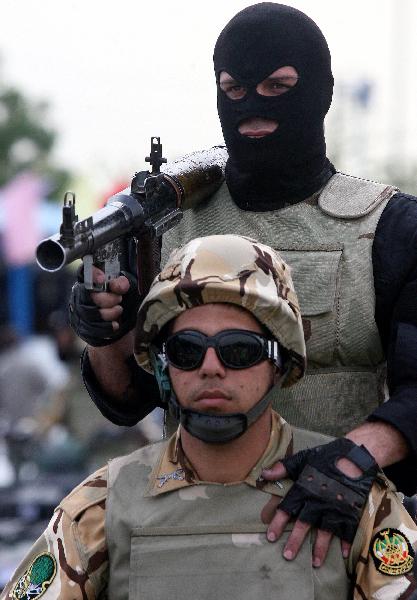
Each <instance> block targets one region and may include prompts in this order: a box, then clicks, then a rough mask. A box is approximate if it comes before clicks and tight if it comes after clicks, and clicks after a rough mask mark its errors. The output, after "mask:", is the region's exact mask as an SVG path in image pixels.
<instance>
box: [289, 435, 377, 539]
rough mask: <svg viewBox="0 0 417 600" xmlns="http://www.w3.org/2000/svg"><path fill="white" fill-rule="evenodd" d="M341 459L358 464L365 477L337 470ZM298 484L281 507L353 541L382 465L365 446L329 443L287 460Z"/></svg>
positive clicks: (291, 473) (303, 451)
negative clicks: (350, 475)
mask: <svg viewBox="0 0 417 600" xmlns="http://www.w3.org/2000/svg"><path fill="white" fill-rule="evenodd" d="M340 458H347V459H349V460H350V461H352V462H353V463H354V464H355V465H357V466H358V467H359V468H360V469H361V470H362V471H363V473H362V475H360V476H359V477H357V478H351V477H348V476H347V475H344V474H343V473H342V472H341V471H339V469H338V468H337V467H336V463H337V461H338V460H339V459H340ZM282 463H283V464H284V466H285V468H286V470H287V473H288V475H289V477H290V478H291V479H293V480H294V485H293V486H292V488H291V489H290V491H289V492H288V494H287V495H286V496H285V498H284V499H283V501H282V502H281V504H280V505H279V508H280V509H282V510H284V511H285V512H286V513H288V514H290V515H291V516H293V517H296V518H297V519H300V520H301V521H305V522H307V523H310V524H311V525H313V526H314V527H316V528H318V529H324V530H327V531H330V532H332V533H334V534H335V535H337V536H338V537H339V538H341V539H343V540H346V541H347V542H352V541H353V539H354V537H355V534H356V529H357V527H358V525H359V521H360V518H361V515H362V512H363V509H364V506H365V503H366V501H367V498H368V494H369V491H370V489H371V486H372V483H373V482H374V480H375V478H376V476H377V473H378V465H377V463H376V462H375V460H374V459H373V457H372V456H371V455H370V454H369V452H368V451H367V450H366V448H365V447H364V446H357V445H356V444H355V443H354V442H352V441H351V440H348V439H346V438H340V439H337V440H335V441H334V442H330V443H329V444H325V445H323V446H317V447H315V448H311V449H307V450H301V451H300V452H298V453H297V454H294V456H290V457H289V458H285V459H284V460H283V461H282Z"/></svg>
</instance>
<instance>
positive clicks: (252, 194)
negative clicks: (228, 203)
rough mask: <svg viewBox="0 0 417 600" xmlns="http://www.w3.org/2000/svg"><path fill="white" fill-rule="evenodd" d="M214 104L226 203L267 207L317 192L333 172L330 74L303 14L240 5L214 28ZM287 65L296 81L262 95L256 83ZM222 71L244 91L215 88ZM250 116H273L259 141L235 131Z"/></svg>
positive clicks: (318, 35) (319, 37)
mask: <svg viewBox="0 0 417 600" xmlns="http://www.w3.org/2000/svg"><path fill="white" fill-rule="evenodd" d="M213 60H214V70H215V73H216V80H217V85H218V96H217V108H218V113H219V117H220V122H221V126H222V130H223V135H224V140H225V142H226V146H227V149H228V152H229V160H228V162H227V165H226V182H227V185H228V188H229V190H230V193H231V195H232V198H233V200H234V201H235V202H236V204H237V205H238V206H239V207H240V208H243V209H246V210H257V211H262V210H273V209H276V208H280V207H282V206H284V205H286V204H288V203H290V204H291V203H295V202H298V201H300V200H303V199H305V198H307V197H309V196H311V195H312V194H313V193H314V192H316V191H317V190H319V189H320V188H321V187H322V186H323V185H324V184H325V183H326V181H327V180H328V179H329V178H330V177H331V175H332V174H333V173H334V172H335V170H334V167H333V165H332V164H331V163H330V162H329V160H328V159H327V158H326V143H325V139H324V125H323V121H324V117H325V115H326V113H327V111H328V110H329V107H330V103H331V99H332V91H333V76H332V71H331V59H330V52H329V48H328V46H327V43H326V40H325V38H324V36H323V34H322V32H321V31H320V29H319V28H318V27H317V25H316V24H315V23H314V21H312V20H311V19H310V18H309V17H307V15H305V14H304V13H302V12H300V11H299V10H296V9H295V8H292V7H290V6H285V5H283V4H275V3H273V2H262V3H261V4H255V5H253V6H249V7H248V8H245V9H244V10H242V11H241V12H239V13H238V14H237V15H235V16H234V17H233V19H232V20H231V21H229V23H228V24H227V25H226V27H225V28H224V29H223V31H222V32H221V34H220V36H219V38H218V40H217V42H216V46H215V49H214V56H213ZM284 66H292V67H294V68H295V69H296V71H297V73H298V82H297V83H296V85H295V86H294V87H293V88H291V89H290V90H288V91H287V92H286V93H284V94H282V95H281V96H275V97H267V96H261V95H259V94H258V93H257V92H256V85H257V84H258V83H260V82H261V81H263V80H264V79H266V78H267V77H268V76H269V75H271V73H273V72H274V71H275V70H277V69H279V68H280V67H284ZM222 71H226V72H227V73H228V74H229V75H231V77H233V79H235V80H236V81H237V82H238V83H239V84H241V85H243V86H244V87H245V88H247V93H246V95H245V97H244V98H242V99H240V100H231V99H230V98H228V97H227V96H226V94H225V93H224V92H222V90H221V89H220V87H219V78H220V73H221V72H222ZM249 117H263V118H268V119H274V120H276V121H278V128H277V129H276V130H275V131H274V132H273V133H272V134H269V135H268V136H266V137H264V138H255V139H252V138H248V137H245V136H243V135H241V134H240V133H239V131H238V126H239V123H240V122H241V121H243V120H244V119H247V118H249Z"/></svg>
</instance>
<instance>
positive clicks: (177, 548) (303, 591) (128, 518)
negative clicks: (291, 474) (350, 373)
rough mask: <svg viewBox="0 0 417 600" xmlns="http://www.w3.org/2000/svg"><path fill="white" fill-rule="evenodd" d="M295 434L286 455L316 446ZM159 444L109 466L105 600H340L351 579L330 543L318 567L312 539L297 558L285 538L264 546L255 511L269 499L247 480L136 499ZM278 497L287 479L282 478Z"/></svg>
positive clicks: (306, 435) (313, 439) (308, 436)
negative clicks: (286, 554) (286, 553)
mask: <svg viewBox="0 0 417 600" xmlns="http://www.w3.org/2000/svg"><path fill="white" fill-rule="evenodd" d="M324 441H327V440H324V439H323V436H320V435H318V434H312V433H310V432H306V431H302V430H295V431H294V450H295V451H297V450H300V449H302V448H304V447H307V446H314V445H317V444H320V443H323V442H324ZM163 448H164V442H162V443H159V444H155V445H153V446H148V447H147V448H142V449H140V450H138V451H137V452H134V453H133V454H131V455H130V456H127V457H122V458H118V459H115V460H113V461H111V462H110V465H109V480H108V499H107V504H106V518H107V520H106V537H107V543H108V549H109V560H110V574H109V586H108V598H111V600H127V598H129V600H132V599H135V600H139V599H140V600H167V598H169V599H171V600H180V599H181V600H197V599H204V600H224V599H226V598H230V599H235V598H238V599H239V600H246V599H247V600H254V598H279V599H280V600H312V599H313V598H320V600H334V599H335V598H337V599H338V600H343V599H344V598H347V597H348V588H349V580H348V577H347V575H346V568H345V564H344V562H343V559H342V555H341V551H340V542H339V540H337V539H336V538H334V539H333V542H332V545H331V548H330V552H329V556H328V557H327V559H326V563H325V565H324V566H323V567H322V568H320V569H316V570H314V569H313V568H312V565H311V562H312V561H311V555H312V538H311V539H310V541H309V543H304V545H303V547H302V550H301V552H300V554H299V556H298V557H297V559H296V560H294V561H292V562H288V561H286V560H285V559H284V558H283V557H282V551H283V547H284V543H285V541H286V539H287V538H288V531H289V530H290V527H288V531H286V532H285V533H284V535H283V539H282V540H280V541H279V542H277V543H276V544H270V543H269V542H267V541H266V536H265V531H266V525H264V524H263V523H262V522H261V519H260V513H261V509H262V508H263V506H264V505H265V504H266V501H267V500H268V498H269V494H267V493H265V492H262V491H261V490H258V489H255V488H253V487H250V486H248V485H247V484H232V485H222V484H200V485H195V486H190V487H186V488H182V489H180V490H177V491H173V492H168V493H165V494H161V495H158V496H154V497H144V490H145V489H146V488H147V485H148V477H149V474H150V472H151V467H152V466H153V465H154V464H155V463H156V462H157V461H158V458H159V457H160V456H161V453H162V451H163ZM283 484H284V490H283V491H282V494H284V493H285V492H286V491H287V490H288V489H289V487H290V485H291V482H290V481H289V480H286V481H285V480H284V481H283Z"/></svg>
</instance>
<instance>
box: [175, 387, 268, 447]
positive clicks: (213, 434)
mask: <svg viewBox="0 0 417 600" xmlns="http://www.w3.org/2000/svg"><path fill="white" fill-rule="evenodd" d="M274 388H275V386H273V387H272V388H271V389H270V390H269V392H267V393H266V394H265V396H264V397H263V398H261V399H260V400H259V402H257V403H256V404H255V406H252V408H251V409H250V410H249V411H248V412H247V413H231V414H227V415H210V414H207V413H202V412H199V411H197V410H190V409H189V408H183V407H182V406H180V405H179V404H178V400H177V398H176V396H175V393H174V391H172V392H171V395H170V397H169V400H168V408H169V413H170V415H172V416H173V417H174V419H177V421H179V422H180V423H181V425H182V427H184V429H185V430H186V431H188V433H189V434H190V435H192V436H193V437H196V438H197V439H199V440H201V441H202V442H207V443H209V444H223V443H225V442H230V441H231V440H235V439H236V438H238V437H240V436H241V435H242V434H244V433H245V431H246V430H247V429H248V427H250V425H252V423H254V422H255V421H257V419H259V417H260V416H261V415H262V413H263V412H265V410H266V409H267V407H268V405H269V404H270V402H271V401H272V392H273V390H274Z"/></svg>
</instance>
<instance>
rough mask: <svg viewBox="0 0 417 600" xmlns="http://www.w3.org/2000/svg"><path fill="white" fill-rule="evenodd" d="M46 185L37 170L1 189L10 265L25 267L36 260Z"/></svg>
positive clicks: (7, 260) (26, 173)
mask: <svg viewBox="0 0 417 600" xmlns="http://www.w3.org/2000/svg"><path fill="white" fill-rule="evenodd" d="M44 190H45V184H44V182H43V180H42V178H41V177H39V176H38V175H35V174H34V173H30V172H24V173H19V174H18V175H16V177H15V178H14V179H12V181H11V182H10V183H8V184H7V185H6V186H5V187H3V189H2V190H1V203H2V205H3V215H4V226H3V252H4V259H5V262H6V264H8V265H11V266H21V265H26V264H28V263H33V262H34V256H35V249H36V245H37V244H38V242H39V240H40V238H41V231H40V227H39V207H40V203H41V200H42V197H43V194H44Z"/></svg>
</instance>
